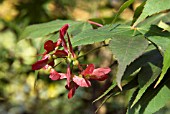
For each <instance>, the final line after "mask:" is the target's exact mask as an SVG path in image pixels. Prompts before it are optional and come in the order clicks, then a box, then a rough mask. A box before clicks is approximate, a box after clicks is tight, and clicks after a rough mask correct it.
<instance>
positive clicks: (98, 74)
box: [56, 64, 111, 98]
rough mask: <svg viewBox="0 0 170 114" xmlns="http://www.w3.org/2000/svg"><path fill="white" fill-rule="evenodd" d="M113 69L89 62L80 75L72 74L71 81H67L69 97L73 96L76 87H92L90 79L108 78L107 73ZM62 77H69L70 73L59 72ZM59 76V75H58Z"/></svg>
mask: <svg viewBox="0 0 170 114" xmlns="http://www.w3.org/2000/svg"><path fill="white" fill-rule="evenodd" d="M110 71H111V69H110V68H97V69H95V66H94V64H89V65H88V67H87V68H86V69H85V70H83V71H82V72H81V74H80V75H79V76H76V75H71V76H70V80H69V82H67V85H66V89H67V90H69V93H68V98H72V97H73V95H74V94H75V91H76V89H77V88H78V87H79V86H80V87H90V86H91V82H90V81H89V80H90V79H93V80H98V81H103V80H105V79H107V78H108V76H107V74H108V73H109V72H110ZM67 73H68V72H67ZM59 74H60V75H62V77H67V78H68V74H64V73H59ZM56 77H57V76H56ZM68 83H69V85H68Z"/></svg>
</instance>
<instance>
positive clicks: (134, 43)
mask: <svg viewBox="0 0 170 114" xmlns="http://www.w3.org/2000/svg"><path fill="white" fill-rule="evenodd" d="M147 46H148V41H147V40H146V39H145V38H144V37H143V36H142V35H138V36H129V35H128V34H127V35H126V36H125V35H120V36H114V38H112V40H111V42H110V45H109V47H110V49H111V51H112V53H113V54H114V55H115V56H116V58H117V60H118V71H117V74H116V80H117V84H118V86H119V88H120V89H121V79H122V76H123V74H124V72H125V70H126V67H127V65H129V64H130V63H131V62H133V61H134V60H135V59H137V58H138V57H139V56H140V55H142V54H143V53H144V51H145V49H146V48H147Z"/></svg>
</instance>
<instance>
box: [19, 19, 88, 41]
mask: <svg viewBox="0 0 170 114" xmlns="http://www.w3.org/2000/svg"><path fill="white" fill-rule="evenodd" d="M65 24H69V25H70V29H73V30H74V31H75V27H76V26H78V28H77V29H80V31H82V30H84V29H91V25H90V24H88V23H86V22H78V21H71V20H54V21H50V22H46V23H42V24H35V25H31V26H28V27H26V28H25V30H24V31H23V32H22V34H21V36H20V39H23V38H28V39H29V38H38V37H43V36H46V35H49V34H52V33H55V32H57V31H58V30H59V29H60V28H61V27H62V26H63V25H65ZM80 27H82V28H80Z"/></svg>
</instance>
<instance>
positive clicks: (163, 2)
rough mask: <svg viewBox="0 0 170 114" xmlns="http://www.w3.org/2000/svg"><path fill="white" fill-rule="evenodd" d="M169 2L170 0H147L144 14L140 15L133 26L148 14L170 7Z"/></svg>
mask: <svg viewBox="0 0 170 114" xmlns="http://www.w3.org/2000/svg"><path fill="white" fill-rule="evenodd" d="M169 4H170V0H147V1H146V4H145V6H144V9H143V11H142V14H141V15H140V16H139V18H138V19H137V20H136V22H135V23H134V24H133V26H136V25H137V24H139V23H140V22H141V21H143V20H144V19H145V18H146V17H148V16H151V15H153V14H156V13H159V12H161V11H165V10H167V9H170V5H169Z"/></svg>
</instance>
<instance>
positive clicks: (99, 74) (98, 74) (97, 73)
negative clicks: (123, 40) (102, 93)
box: [90, 68, 111, 81]
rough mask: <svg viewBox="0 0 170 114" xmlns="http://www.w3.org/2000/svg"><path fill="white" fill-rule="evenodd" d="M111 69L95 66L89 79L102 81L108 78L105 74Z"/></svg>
mask: <svg viewBox="0 0 170 114" xmlns="http://www.w3.org/2000/svg"><path fill="white" fill-rule="evenodd" d="M110 71H111V69H110V68H97V69H94V71H93V73H92V75H91V76H90V79H94V80H99V81H103V80H105V79H107V78H108V76H107V74H108V73H109V72H110Z"/></svg>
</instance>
